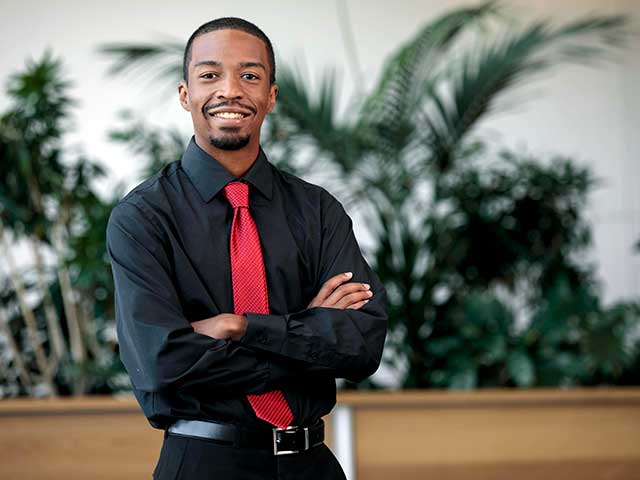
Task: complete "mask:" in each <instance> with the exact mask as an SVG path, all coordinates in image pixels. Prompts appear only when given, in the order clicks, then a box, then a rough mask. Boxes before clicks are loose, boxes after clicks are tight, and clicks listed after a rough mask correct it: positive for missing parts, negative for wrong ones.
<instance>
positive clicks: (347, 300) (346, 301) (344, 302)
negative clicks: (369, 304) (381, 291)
mask: <svg viewBox="0 0 640 480" xmlns="http://www.w3.org/2000/svg"><path fill="white" fill-rule="evenodd" d="M372 295H373V292H372V291H371V290H364V291H359V292H354V293H351V294H349V295H345V296H344V297H342V298H341V299H340V300H339V301H338V302H336V304H335V305H334V306H335V307H336V308H346V307H348V306H349V305H351V304H353V303H357V302H361V301H362V300H367V299H369V298H371V296H372Z"/></svg>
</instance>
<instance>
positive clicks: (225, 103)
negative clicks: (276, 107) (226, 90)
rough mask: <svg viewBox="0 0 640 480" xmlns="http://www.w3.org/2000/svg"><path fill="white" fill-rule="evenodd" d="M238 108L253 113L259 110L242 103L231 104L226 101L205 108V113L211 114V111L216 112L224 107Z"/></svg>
mask: <svg viewBox="0 0 640 480" xmlns="http://www.w3.org/2000/svg"><path fill="white" fill-rule="evenodd" d="M234 105H235V106H237V107H240V108H243V109H245V110H249V111H250V112H252V113H257V110H256V109H255V108H254V107H253V106H251V105H245V104H244V103H240V102H229V101H224V102H220V103H215V104H213V105H207V106H206V107H205V108H204V112H205V113H209V112H210V111H211V110H215V109H217V108H222V107H232V106H234Z"/></svg>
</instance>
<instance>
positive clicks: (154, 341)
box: [107, 18, 387, 480]
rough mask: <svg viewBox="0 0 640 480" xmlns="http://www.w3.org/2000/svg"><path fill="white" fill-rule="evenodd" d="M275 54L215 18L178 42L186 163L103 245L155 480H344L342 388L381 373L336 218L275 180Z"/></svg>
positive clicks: (364, 273) (254, 30)
mask: <svg viewBox="0 0 640 480" xmlns="http://www.w3.org/2000/svg"><path fill="white" fill-rule="evenodd" d="M275 74H276V65H275V59H274V55H273V48H272V46H271V42H270V41H269V39H268V38H267V37H266V35H265V34H264V33H263V32H262V31H261V30H260V29H259V28H258V27H256V26H255V25H253V24H251V23H249V22H247V21H245V20H242V19H238V18H220V19H217V20H213V21H211V22H208V23H206V24H204V25H202V26H201V27H200V28H198V29H197V30H196V31H195V32H194V33H193V35H191V37H190V39H189V41H188V42H187V45H186V48H185V54H184V80H183V81H182V82H181V83H180V85H179V87H178V93H179V99H180V103H181V105H182V106H183V108H184V109H185V110H186V111H188V112H189V113H190V114H191V118H192V121H193V129H194V136H193V138H192V139H191V142H190V143H189V145H188V147H187V149H186V151H185V152H184V155H183V156H182V159H181V160H180V161H179V162H173V163H171V164H169V165H167V166H166V167H165V168H163V169H162V170H161V171H160V172H158V173H157V174H156V175H154V176H153V177H151V178H149V179H148V180H146V181H145V182H143V183H142V184H140V185H138V186H137V187H135V188H134V189H133V190H132V191H131V192H129V193H128V194H127V195H126V196H125V197H124V198H123V199H122V200H121V201H120V202H119V204H118V205H117V206H116V207H115V208H114V210H113V212H112V213H111V217H110V219H109V224H108V227H107V245H108V252H109V255H110V257H111V264H112V270H113V276H114V282H115V287H116V297H115V301H116V320H117V329H118V340H119V345H120V356H121V358H122V361H123V363H124V365H125V367H126V369H127V371H128V373H129V376H130V378H131V383H132V387H133V391H134V393H135V395H136V398H137V399H138V402H139V403H140V405H141V407H142V409H143V411H144V413H145V415H146V416H147V418H148V420H149V422H150V424H151V425H152V426H153V427H155V428H159V429H163V430H164V431H165V434H164V441H163V444H162V449H161V452H160V458H159V460H158V463H157V465H156V468H155V471H154V478H157V479H176V478H180V479H205V478H206V479H213V478H220V479H243V480H251V479H334V478H336V479H340V478H344V474H343V472H342V469H341V468H340V465H339V464H338V462H337V461H336V459H335V457H334V456H333V454H332V453H331V451H330V450H329V449H328V448H327V447H326V445H325V444H324V442H323V440H324V424H323V422H322V417H323V416H325V415H327V414H328V413H329V412H330V411H331V410H332V408H333V407H334V405H335V402H336V388H335V379H336V378H347V379H349V380H351V381H361V380H363V379H365V378H366V377H368V376H369V375H371V374H372V373H373V372H374V371H375V370H376V369H377V367H378V365H379V363H380V359H381V355H382V347H383V344H384V339H385V335H386V329H387V314H386V293H385V290H384V288H383V286H382V285H381V283H380V281H379V279H378V278H377V276H376V275H375V274H374V273H373V271H372V270H371V269H370V268H369V265H368V264H367V262H366V261H365V260H364V258H363V257H362V254H361V252H360V249H359V247H358V244H357V242H356V239H355V237H354V235H353V231H352V223H351V220H350V218H349V217H348V216H347V214H346V213H345V211H344V209H343V207H342V205H341V204H340V203H339V202H338V201H337V200H336V199H335V198H334V197H333V196H331V195H330V194H329V193H328V192H327V191H326V190H324V189H323V188H321V187H318V186H315V185H312V184H309V183H307V182H305V181H303V180H301V179H299V178H297V177H295V176H293V175H291V174H287V173H285V172H282V171H280V170H278V169H277V168H275V167H274V166H273V165H271V164H270V163H269V162H268V160H267V158H266V155H265V153H264V152H263V151H262V149H261V148H260V129H261V127H262V123H263V121H264V118H265V116H266V115H267V114H268V113H269V112H271V111H272V110H273V108H274V106H275V103H276V98H277V95H278V87H277V85H276V83H275V78H276V77H275Z"/></svg>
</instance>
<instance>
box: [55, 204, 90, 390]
mask: <svg viewBox="0 0 640 480" xmlns="http://www.w3.org/2000/svg"><path fill="white" fill-rule="evenodd" d="M66 218H67V215H65V214H62V215H60V220H59V221H58V222H57V223H56V225H55V226H54V227H53V231H52V235H51V237H52V240H53V246H54V249H55V251H56V254H57V255H58V259H59V264H58V281H59V282H60V291H61V292H62V304H63V306H64V313H65V316H66V318H67V327H68V328H69V344H70V349H71V359H72V361H73V363H75V364H76V366H77V367H78V371H79V372H80V373H79V375H78V378H77V379H76V381H74V382H73V394H74V395H82V394H83V393H84V392H85V388H86V379H85V376H86V373H85V365H86V360H87V356H86V351H85V346H84V341H83V339H82V329H81V327H80V320H79V318H78V311H77V309H76V292H75V291H74V290H73V286H72V282H71V275H70V274H69V269H68V268H67V265H66V260H65V255H64V250H65V248H64V239H63V234H62V232H63V230H64V222H65V219H66Z"/></svg>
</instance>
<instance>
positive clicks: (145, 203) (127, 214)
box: [109, 162, 180, 229]
mask: <svg viewBox="0 0 640 480" xmlns="http://www.w3.org/2000/svg"><path fill="white" fill-rule="evenodd" d="M179 169H180V167H179V162H171V163H169V164H167V165H165V166H164V167H163V168H162V169H161V170H159V171H158V172H156V173H155V174H154V175H152V176H151V177H149V178H147V179H146V180H144V181H143V182H141V183H139V184H138V185H136V186H135V187H133V188H132V189H131V190H130V191H129V192H128V193H127V194H126V195H125V196H124V197H122V198H121V199H120V201H119V202H118V203H117V204H116V205H115V207H114V208H113V209H112V210H111V214H110V217H109V226H111V225H112V224H117V225H122V226H125V225H126V226H129V227H131V228H134V229H135V228H137V229H139V228H144V227H146V226H149V225H153V224H154V223H156V212H157V211H158V210H160V209H163V207H165V206H167V205H170V201H171V199H170V192H171V190H173V187H172V185H171V181H172V179H173V177H174V176H175V175H177V173H178V171H179Z"/></svg>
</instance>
